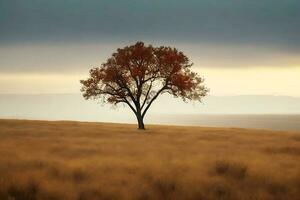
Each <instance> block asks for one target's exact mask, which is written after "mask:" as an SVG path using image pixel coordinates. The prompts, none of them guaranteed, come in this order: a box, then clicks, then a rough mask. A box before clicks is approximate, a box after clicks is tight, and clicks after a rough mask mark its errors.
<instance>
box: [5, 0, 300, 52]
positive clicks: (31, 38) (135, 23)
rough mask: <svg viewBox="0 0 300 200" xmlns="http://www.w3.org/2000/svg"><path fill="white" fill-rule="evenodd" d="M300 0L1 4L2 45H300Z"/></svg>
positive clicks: (30, 1)
mask: <svg viewBox="0 0 300 200" xmlns="http://www.w3.org/2000/svg"><path fill="white" fill-rule="evenodd" d="M299 8H300V1H299V0H285V1H283V0H226V1H220V0H186V1H175V0H163V1H161V0H151V1H150V0H85V1H82V0H64V1H62V0H26V1H24V0H13V1H12V0H0V44H11V43H20V42H22V43H23V42H44V41H50V42H53V41H64V42H67V41H70V42H72V41H74V40H75V41H85V40H89V41H90V40H100V39H118V40H126V39H135V38H137V39H160V40H164V39H168V40H173V41H177V40H180V41H187V42H214V43H225V44H230V43H239V44H249V43H251V44H253V43H254V44H258V45H264V46H270V47H273V48H283V49H286V50H290V51H294V50H298V49H297V48H299V45H300V39H299V35H300V12H299Z"/></svg>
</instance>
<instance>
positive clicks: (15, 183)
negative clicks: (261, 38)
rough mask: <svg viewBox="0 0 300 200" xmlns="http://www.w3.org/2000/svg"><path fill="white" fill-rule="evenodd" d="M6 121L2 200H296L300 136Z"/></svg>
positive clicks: (0, 137) (0, 163) (0, 164)
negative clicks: (142, 129)
mask: <svg viewBox="0 0 300 200" xmlns="http://www.w3.org/2000/svg"><path fill="white" fill-rule="evenodd" d="M146 128H147V129H146V130H145V131H141V130H137V128H136V125H133V124H113V123H92V122H76V121H32V120H4V119H2V120H0V155H1V156H0V177H1V178H0V199H1V200H2V199H3V200H11V199H15V200H36V199H38V200H40V199H41V200H44V199H45V200H50V199H53V200H56V199H58V200H59V199H66V200H98V199H133V200H134V199H202V200H216V199H228V200H235V199H236V200H240V199H243V200H248V199H249V200H250V199H251V200H253V199H256V200H260V199H261V200H269V199H270V200H273V199H274V200H278V199H282V200H285V199H291V200H294V199H295V200H297V199H299V196H300V190H299V188H300V170H299V169H300V132H288V131H268V130H254V129H241V128H212V127H211V128H209V127H188V126H164V125H148V126H147V127H146Z"/></svg>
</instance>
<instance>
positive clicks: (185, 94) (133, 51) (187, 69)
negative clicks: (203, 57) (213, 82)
mask: <svg viewBox="0 0 300 200" xmlns="http://www.w3.org/2000/svg"><path fill="white" fill-rule="evenodd" d="M192 65H193V64H192V63H190V61H189V59H188V57H186V56H185V55H184V54H183V53H182V52H180V51H178V50H177V49H176V48H171V47H164V46H161V47H153V46H151V45H149V46H145V45H144V43H143V42H137V43H136V44H134V45H132V46H126V47H124V48H122V49H117V52H116V53H113V54H112V56H111V57H110V58H109V59H108V60H107V61H106V62H105V63H103V64H102V65H101V66H100V67H95V68H93V69H91V70H90V77H89V78H88V79H86V80H81V81H80V82H81V84H82V88H81V91H82V92H83V96H84V98H85V99H100V100H102V102H103V103H111V104H114V105H117V104H121V103H122V104H126V105H128V106H129V107H130V109H131V110H132V111H133V112H134V114H135V116H136V118H137V121H138V128H139V129H145V126H144V117H145V115H146V113H147V111H148V109H149V108H150V106H151V105H152V103H153V102H154V101H155V100H156V99H157V97H158V96H160V95H161V94H163V93H169V94H171V95H173V96H174V97H181V98H182V99H183V101H187V100H198V101H201V99H202V97H204V96H205V95H206V94H207V92H208V90H207V88H206V87H205V86H204V85H203V81H204V80H203V79H202V78H201V77H200V76H199V75H198V74H197V73H195V72H192V71H191V66H192Z"/></svg>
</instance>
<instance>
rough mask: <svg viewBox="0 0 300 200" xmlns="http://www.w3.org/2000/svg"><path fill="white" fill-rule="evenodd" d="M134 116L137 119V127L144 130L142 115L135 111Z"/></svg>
mask: <svg viewBox="0 0 300 200" xmlns="http://www.w3.org/2000/svg"><path fill="white" fill-rule="evenodd" d="M136 118H137V121H138V128H139V129H141V130H145V125H144V118H143V117H142V115H141V113H137V115H136Z"/></svg>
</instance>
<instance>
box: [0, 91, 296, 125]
mask: <svg viewBox="0 0 300 200" xmlns="http://www.w3.org/2000/svg"><path fill="white" fill-rule="evenodd" d="M253 114H289V115H290V114H300V98H295V97H288V96H257V95H247V96H208V97H206V98H204V99H203V103H184V102H182V101H181V100H179V99H174V98H171V97H168V96H162V98H160V99H158V101H157V102H155V103H154V104H153V107H152V109H150V110H149V113H148V115H147V117H146V119H145V121H146V123H163V124H186V125H204V126H233V127H246V128H273V129H278V130H280V129H284V130H288V129H293V130H294V129H297V130H298V129H300V124H298V123H297V120H298V118H299V117H296V118H295V117H294V118H290V117H284V116H283V117H282V116H280V117H274V116H272V117H268V116H265V117H264V118H261V117H256V116H248V115H253ZM200 115H201V116H200ZM207 115H212V116H207ZM227 115H231V116H227ZM240 115H245V116H242V117H241V116H240ZM246 115H247V116H246ZM0 118H21V119H45V120H80V121H103V122H128V123H135V117H134V115H133V114H132V113H131V110H129V109H128V108H127V107H126V106H123V107H122V106H121V107H120V108H118V109H111V106H109V105H105V106H101V105H100V104H99V103H97V102H95V101H86V100H84V99H83V97H82V96H81V95H80V94H30V95H17V94H16V95H14V94H1V95H0ZM250 118H251V119H250ZM266 119H267V120H266ZM287 123H293V124H288V125H287ZM295 123H297V124H295ZM274 127H275V128H274ZM290 127H292V128H290Z"/></svg>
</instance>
